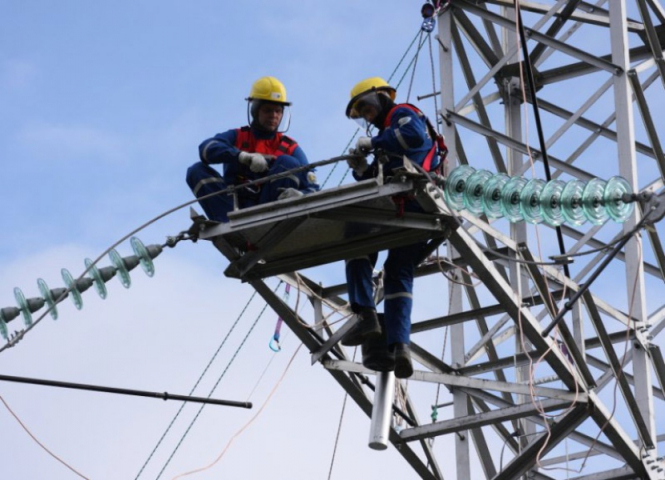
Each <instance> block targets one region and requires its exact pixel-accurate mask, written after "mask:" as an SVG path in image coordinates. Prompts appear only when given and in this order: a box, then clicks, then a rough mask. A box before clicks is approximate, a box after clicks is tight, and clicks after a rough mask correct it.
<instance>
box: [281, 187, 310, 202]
mask: <svg viewBox="0 0 665 480" xmlns="http://www.w3.org/2000/svg"><path fill="white" fill-rule="evenodd" d="M303 195H304V193H303V192H301V191H300V190H296V189H295V188H284V189H283V191H282V193H280V194H279V197H277V200H284V199H285V198H296V197H302V196H303Z"/></svg>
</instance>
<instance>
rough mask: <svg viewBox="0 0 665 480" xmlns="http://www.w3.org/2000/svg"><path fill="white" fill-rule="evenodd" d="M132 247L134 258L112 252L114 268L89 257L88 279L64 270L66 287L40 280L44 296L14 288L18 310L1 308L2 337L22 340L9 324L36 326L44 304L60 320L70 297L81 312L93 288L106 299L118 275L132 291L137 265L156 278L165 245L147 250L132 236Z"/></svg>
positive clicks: (16, 308)
mask: <svg viewBox="0 0 665 480" xmlns="http://www.w3.org/2000/svg"><path fill="white" fill-rule="evenodd" d="M175 243H177V242H176V241H173V242H172V245H171V244H169V242H167V243H166V246H174V245H175ZM130 244H131V246H132V250H133V251H134V255H130V256H127V257H121V256H120V255H119V254H118V252H117V251H116V250H115V249H113V250H111V251H110V252H109V258H110V260H111V265H110V266H108V267H103V268H97V266H96V265H94V264H93V261H92V260H90V259H89V258H86V259H85V260H84V263H85V267H86V269H87V270H88V276H85V277H81V278H79V279H74V277H73V276H72V274H71V273H70V272H69V270H67V269H66V268H63V269H62V270H61V274H62V279H63V281H64V283H65V287H66V288H54V289H49V287H48V285H47V284H46V282H45V281H44V280H43V279H41V278H40V279H38V280H37V286H38V287H39V292H40V293H41V297H33V298H26V297H25V295H24V294H23V291H22V290H21V289H20V288H18V287H16V288H14V298H15V299H16V303H17V305H18V307H5V308H0V334H1V335H2V336H3V337H4V339H5V340H8V341H10V342H14V341H16V339H20V337H21V336H22V335H20V332H19V333H18V335H17V334H16V333H14V334H12V335H10V334H9V330H8V328H7V324H8V323H9V322H11V321H12V320H14V319H15V318H16V317H18V316H19V315H21V316H22V317H23V322H24V323H25V326H26V327H30V326H31V325H32V314H33V313H35V312H36V311H38V310H39V309H41V308H42V307H44V305H46V306H47V307H48V309H49V313H50V314H51V317H52V318H53V320H57V318H58V309H57V306H56V305H57V304H58V303H60V302H61V301H62V300H63V299H65V298H66V297H70V298H71V299H72V301H73V302H74V306H75V307H76V308H77V309H78V310H80V309H81V308H83V297H82V295H81V294H82V293H83V292H85V291H86V290H88V289H89V288H90V287H91V286H93V285H94V286H95V290H96V291H97V294H98V295H99V296H100V297H101V298H102V299H104V298H106V296H107V289H106V282H108V281H109V280H110V279H111V278H113V277H114V276H116V274H117V276H118V279H119V280H120V283H122V286H123V287H125V288H129V287H130V286H131V284H132V281H131V278H130V275H129V272H130V271H131V270H132V269H134V268H135V267H136V266H137V265H141V268H142V269H143V271H144V272H145V273H146V275H148V276H149V277H152V276H153V275H154V274H155V265H154V264H153V262H152V261H153V259H154V258H156V257H157V256H158V255H159V254H160V253H162V250H163V246H162V245H148V246H147V247H146V246H145V245H143V243H142V242H141V240H139V239H138V238H137V237H132V238H131V239H130Z"/></svg>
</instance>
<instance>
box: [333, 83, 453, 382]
mask: <svg viewBox="0 0 665 480" xmlns="http://www.w3.org/2000/svg"><path fill="white" fill-rule="evenodd" d="M396 93H397V92H396V90H395V89H394V88H393V87H391V86H390V85H389V84H388V83H387V82H386V81H385V80H383V79H382V78H379V77H372V78H368V79H366V80H363V81H361V82H359V83H358V84H356V85H355V86H354V87H353V89H352V90H351V101H350V102H349V104H348V106H347V107H346V116H347V117H349V118H351V119H354V120H356V121H357V122H358V123H360V124H361V126H362V127H364V128H366V129H367V131H368V132H369V126H370V125H373V126H374V127H376V128H377V129H378V133H377V134H376V135H375V136H373V137H360V138H359V139H358V140H357V142H356V148H355V149H354V152H353V153H356V154H361V153H362V154H364V155H357V156H355V157H353V158H351V159H349V160H347V162H348V164H349V167H350V168H351V169H352V170H353V177H354V178H355V179H356V180H358V181H361V180H366V179H369V178H372V177H376V176H377V175H378V174H379V169H381V168H382V169H383V175H384V178H387V177H390V176H391V175H392V170H393V169H394V168H398V167H400V166H402V165H403V162H404V159H403V157H404V156H406V157H407V158H408V159H409V160H410V161H411V162H413V163H415V164H417V165H419V166H420V167H421V168H422V169H423V170H425V171H428V172H432V171H435V170H436V169H438V168H439V167H440V164H441V162H442V161H443V160H444V159H445V154H446V153H447V150H446V148H445V144H444V143H443V137H441V136H440V135H438V134H437V132H436V130H435V129H434V128H433V127H432V125H431V124H430V122H429V120H428V119H427V117H426V116H425V115H424V114H423V113H422V112H421V111H420V110H419V109H418V108H417V107H414V106H413V105H410V104H406V103H404V104H395V101H394V100H395V95H396ZM371 150H382V151H383V153H384V154H385V155H387V156H388V161H387V162H386V163H385V164H383V165H381V163H380V162H379V161H378V159H377V156H375V158H374V161H373V162H372V163H371V164H368V162H367V158H366V156H365V155H366V154H367V153H368V152H370V151H371ZM394 200H395V203H396V204H397V207H398V214H401V213H403V212H404V211H407V212H423V210H422V208H421V207H420V205H419V204H418V202H417V201H415V200H413V199H408V198H404V197H398V198H394ZM425 245H426V242H419V243H415V244H412V245H407V246H404V247H397V248H392V249H390V250H389V251H388V257H387V259H386V262H385V264H384V269H385V276H384V314H383V317H384V322H383V323H384V328H385V332H384V333H385V338H386V342H387V349H386V348H384V349H382V353H381V354H380V355H378V356H377V355H372V356H370V357H369V358H366V357H365V355H363V365H365V367H367V368H370V369H372V370H377V371H390V370H393V369H394V370H395V376H396V377H397V378H408V377H410V376H411V375H412V374H413V366H412V364H411V354H410V351H409V338H410V334H411V310H412V307H413V276H414V271H415V268H416V266H417V265H418V262H419V261H420V260H421V256H422V255H423V252H424V247H425ZM377 259H378V253H375V254H372V255H369V256H366V257H361V258H354V259H351V260H348V261H347V262H346V281H347V285H348V291H349V303H350V304H351V308H352V310H353V311H354V312H355V313H356V314H357V315H358V316H359V317H360V318H359V321H358V323H357V324H356V325H355V326H354V327H353V328H352V329H351V330H350V331H349V332H348V333H347V335H345V336H344V338H342V344H343V345H350V346H353V345H361V344H362V343H363V342H365V341H367V340H371V341H372V342H375V341H376V340H377V338H378V337H379V336H380V335H381V325H380V323H379V320H378V317H377V313H376V304H375V302H374V291H373V282H372V272H373V270H374V266H375V265H376V262H377Z"/></svg>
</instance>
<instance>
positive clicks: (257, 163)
mask: <svg viewBox="0 0 665 480" xmlns="http://www.w3.org/2000/svg"><path fill="white" fill-rule="evenodd" d="M238 161H239V162H240V163H242V164H244V165H247V166H248V167H249V169H250V170H251V171H252V172H254V173H259V172H265V171H266V170H268V161H267V160H266V159H265V157H264V156H263V155H261V154H260V153H247V152H240V155H238Z"/></svg>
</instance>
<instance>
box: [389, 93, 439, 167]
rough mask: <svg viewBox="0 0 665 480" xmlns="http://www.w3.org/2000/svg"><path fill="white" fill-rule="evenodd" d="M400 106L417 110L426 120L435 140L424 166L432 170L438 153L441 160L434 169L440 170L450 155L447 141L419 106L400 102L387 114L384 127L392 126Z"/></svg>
mask: <svg viewBox="0 0 665 480" xmlns="http://www.w3.org/2000/svg"><path fill="white" fill-rule="evenodd" d="M400 107H401V108H408V109H409V110H411V111H413V112H415V114H416V115H418V116H419V117H420V118H422V119H423V120H425V125H427V133H428V135H429V136H430V138H431V139H432V140H433V142H432V148H431V149H430V151H429V152H427V156H426V157H425V160H423V164H422V167H423V168H424V169H425V171H427V172H430V171H432V163H433V160H434V155H436V154H437V153H438V155H439V157H440V159H441V161H440V162H439V164H438V165H437V166H436V168H435V169H434V170H439V169H440V168H441V165H443V162H444V161H445V160H446V156H447V155H448V147H446V141H445V139H444V138H443V135H440V134H439V133H438V132H437V131H436V129H435V128H434V126H433V125H432V123H431V122H430V121H429V118H427V116H426V115H425V114H424V113H423V112H422V111H421V110H420V109H419V108H418V107H416V106H415V105H411V104H410V103H400V104H397V105H395V106H394V107H393V108H391V109H390V111H389V112H388V115H386V119H385V121H384V123H383V128H388V127H389V126H390V120H391V119H392V116H393V114H394V113H395V110H397V109H398V108H400Z"/></svg>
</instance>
